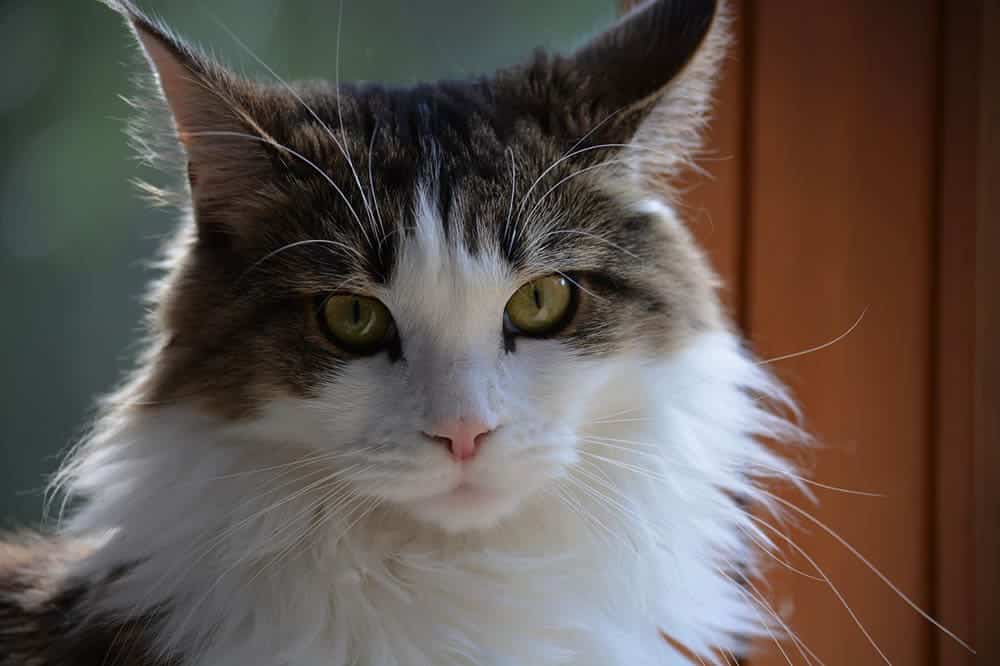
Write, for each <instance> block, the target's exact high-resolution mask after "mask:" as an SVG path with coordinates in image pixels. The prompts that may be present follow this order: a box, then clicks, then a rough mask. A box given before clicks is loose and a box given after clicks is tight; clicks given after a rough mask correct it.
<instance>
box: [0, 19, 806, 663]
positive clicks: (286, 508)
mask: <svg viewBox="0 0 1000 666" xmlns="http://www.w3.org/2000/svg"><path fill="white" fill-rule="evenodd" d="M108 2H109V3H110V4H111V6H112V7H113V8H114V9H116V10H117V11H119V12H120V13H121V14H122V15H123V16H124V17H125V19H126V21H127V23H128V25H129V26H130V27H131V29H132V31H133V32H134V34H135V36H136V37H137V39H138V42H139V44H140V46H141V48H142V50H143V52H144V53H145V55H146V57H147V59H148V61H149V64H150V65H151V71H152V73H153V83H154V84H155V86H156V94H155V95H153V96H152V98H151V99H150V100H149V102H148V103H147V105H146V107H145V113H144V117H145V118H146V119H147V120H149V119H150V118H154V117H155V116H156V115H157V111H159V110H163V111H166V112H169V119H170V120H169V122H168V124H167V126H166V127H167V132H166V135H165V136H164V134H163V133H162V132H159V131H158V130H157V129H154V128H155V127H156V126H155V125H154V124H150V123H146V124H141V125H137V130H136V139H137V142H138V144H139V146H140V148H141V149H142V150H143V151H146V152H148V153H150V154H152V153H155V154H156V155H157V156H158V157H171V156H172V157H174V158H175V161H176V163H177V164H178V166H179V167H181V170H182V171H183V172H184V173H185V174H186V182H185V184H184V186H183V187H180V188H178V191H177V192H173V193H167V192H156V194H157V196H161V197H165V198H172V199H173V200H175V201H177V202H178V203H179V204H180V206H181V208H182V209H183V210H184V215H183V224H182V225H181V228H180V230H179V233H178V234H177V236H176V239H175V240H174V241H173V242H172V243H171V244H170V245H169V247H168V248H167V250H166V253H165V255H164V261H163V267H164V272H165V275H164V277H163V279H162V280H161V281H159V282H158V283H157V284H156V285H155V286H154V288H153V290H152V292H151V297H150V304H151V315H150V318H149V321H148V331H149V341H148V347H147V349H146V351H145V353H144V354H143V355H142V357H141V359H140V361H139V363H138V367H137V369H136V371H135V372H134V373H133V374H132V375H131V377H130V379H129V380H128V381H127V383H126V384H125V385H124V386H123V387H122V388H121V389H120V390H119V391H118V392H116V393H115V394H114V395H112V396H111V397H110V398H109V399H108V401H107V406H106V409H105V413H104V415H103V417H102V418H101V419H100V420H99V421H98V422H97V424H96V425H95V426H94V428H93V432H92V433H91V434H90V436H89V437H88V438H87V439H86V440H85V441H84V442H83V443H82V444H80V445H79V446H78V447H77V448H76V449H75V450H74V451H73V453H72V454H71V455H70V457H69V459H68V460H67V462H66V463H65V466H64V467H63V469H62V471H61V472H60V475H59V477H58V479H57V484H58V486H59V488H60V489H61V490H63V491H65V492H66V494H67V496H68V497H69V498H71V500H72V501H75V502H78V505H77V506H75V507H74V508H72V509H71V511H70V515H69V516H68V517H67V519H66V520H65V522H64V523H63V524H62V525H61V527H60V528H59V530H58V531H56V532H55V533H54V534H51V535H47V536H44V537H42V536H38V537H34V538H31V539H28V538H25V539H22V541H21V542H20V543H17V544H10V545H7V546H4V547H3V555H2V557H0V664H3V665H5V666H14V665H17V666H29V665H30V666H35V665H49V664H144V665H145V664H177V665H178V666H181V665H183V666H188V665H194V664H199V665H210V666H236V665H240V666H243V665H258V664H259V665H288V666H319V665H323V666H348V665H351V664H361V665H365V666H389V665H394V666H446V665H449V664H455V665H460V664H461V665H467V664H476V665H482V666H499V665H505V666H506V665H515V664H516V665H528V664H530V665H533V666H535V665H537V666H541V665H544V664H572V665H576V666H586V665H592V666H607V665H609V664H629V665H630V666H633V665H634V666H639V665H644V664H689V663H699V662H702V663H709V662H717V661H722V660H728V659H729V658H730V656H731V655H732V654H739V653H741V652H742V651H743V650H744V649H745V642H746V640H747V639H748V638H750V637H752V636H754V635H759V634H765V635H766V634H767V633H770V632H780V631H781V629H782V626H781V625H782V620H781V618H779V617H778V616H777V615H775V614H774V613H773V612H772V611H770V609H769V608H768V607H767V605H766V604H765V603H763V601H762V600H761V599H760V598H759V597H758V596H757V594H756V592H755V590H754V589H753V588H752V587H750V586H748V584H747V583H748V575H749V574H750V573H751V572H753V571H754V568H755V562H756V555H755V552H756V551H757V550H758V549H759V548H760V547H762V546H763V547H766V545H767V543H768V539H769V536H770V535H769V532H768V531H767V529H766V528H764V527H763V524H762V523H760V522H758V520H757V519H756V518H755V517H754V516H753V515H752V513H751V510H752V509H753V508H754V507H757V506H760V505H762V504H764V505H766V504H767V503H768V499H769V498H768V495H767V493H766V492H765V491H764V490H763V484H764V483H765V482H766V481H768V480H769V479H789V478H794V477H792V475H791V470H790V468H789V466H788V465H787V464H786V463H785V462H784V461H783V460H781V459H780V458H778V457H776V456H775V455H774V454H773V453H771V452H770V451H769V449H768V448H766V447H765V446H763V445H762V444H761V443H759V441H758V438H759V437H774V436H778V437H781V436H785V435H789V434H794V429H793V428H792V427H791V426H788V425H787V424H786V423H785V422H784V421H783V420H782V419H781V418H779V417H778V416H776V415H774V414H773V413H772V412H771V411H769V408H768V405H769V404H773V403H775V402H777V403H781V402H784V401H786V398H785V396H784V394H783V392H782V390H781V388H780V387H779V386H778V385H777V384H775V383H774V382H773V381H772V380H771V378H770V377H769V376H768V375H767V373H766V372H765V371H764V370H763V369H762V368H761V366H760V365H759V364H758V363H756V362H755V360H754V359H753V358H752V357H751V356H750V355H749V354H748V353H747V351H746V350H745V349H744V347H743V346H742V344H741V341H740V339H739V337H738V335H737V334H736V333H735V332H734V330H733V329H732V328H731V326H730V325H729V324H728V322H727V321H726V319H725V317H724V315H723V313H722V311H721V308H720V305H719V302H718V300H717V297H716V294H715V290H716V287H717V280H716V278H715V276H714V274H713V273H712V271H711V269H710V267H709V266H708V263H707V262H706V259H705V257H704V256H703V254H702V252H701V251H700V250H699V249H698V247H696V245H695V243H694V241H693V239H692V237H691V235H690V234H689V232H688V230H687V229H686V228H685V226H684V222H683V220H681V219H680V217H679V216H678V214H677V209H676V208H675V204H676V201H675V199H674V197H673V193H672V192H671V190H670V189H669V178H670V177H671V176H674V175H676V174H677V173H678V172H679V171H680V170H681V169H682V168H683V167H684V166H685V165H686V164H687V163H688V161H689V160H690V159H691V157H692V155H693V154H694V152H695V151H696V150H697V148H698V136H699V131H700V129H701V128H702V126H703V124H704V122H705V118H706V113H707V111H708V107H709V102H710V95H711V91H712V87H713V82H714V79H715V77H716V75H717V69H718V65H719V61H720V59H721V58H722V56H723V53H724V49H725V44H726V15H725V13H724V11H722V10H720V9H719V8H718V7H717V6H716V3H715V2H713V1H710V0H683V1H682V0H673V1H671V0H659V1H656V2H652V3H648V4H646V5H644V6H642V7H640V8H639V9H637V10H635V11H633V12H632V13H630V14H628V15H627V16H626V17H624V18H623V19H622V20H621V21H620V22H619V23H617V24H616V25H614V26H613V27H611V28H610V29H609V30H608V31H606V32H605V33H603V34H600V35H597V36H596V37H595V38H593V39H592V40H590V41H589V42H587V43H586V44H585V45H584V46H582V47H581V48H579V49H578V50H576V51H575V52H573V53H570V54H567V55H549V54H544V53H540V54H538V55H536V56H535V57H534V58H533V59H531V60H529V61H528V62H526V63H525V64H522V65H517V66H513V67H510V68H508V69H504V70H501V71H499V72H497V73H496V74H495V75H493V76H491V77H487V78H481V79H475V80H469V81H455V82H442V83H436V84H427V85H418V86H414V87H411V88H387V87H381V86H377V85H348V84H342V85H337V84H335V83H307V84H288V83H285V82H284V81H282V80H281V79H280V78H278V77H277V75H275V79H276V80H275V81H273V82H266V83H260V82H252V81H249V80H246V79H244V78H241V77H239V76H237V75H235V74H234V73H232V72H230V71H228V70H226V69H225V68H223V67H222V66H221V65H219V64H217V63H215V62H213V61H212V60H211V59H209V58H208V57H206V56H205V55H203V54H202V53H201V52H199V51H197V50H195V49H193V48H191V47H189V46H187V45H185V44H184V43H183V42H182V41H181V40H180V39H179V38H177V37H176V36H174V35H173V34H172V33H171V32H170V31H169V30H168V29H167V28H166V27H165V26H164V25H163V24H162V23H160V22H158V21H156V20H153V19H151V18H148V17H147V16H145V15H144V14H142V13H141V12H140V11H139V10H138V9H136V8H135V7H133V6H131V5H130V4H128V3H127V2H124V1H121V0H108Z"/></svg>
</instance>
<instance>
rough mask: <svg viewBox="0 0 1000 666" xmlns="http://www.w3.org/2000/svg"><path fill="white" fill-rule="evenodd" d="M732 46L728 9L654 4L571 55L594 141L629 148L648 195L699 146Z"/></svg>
mask: <svg viewBox="0 0 1000 666" xmlns="http://www.w3.org/2000/svg"><path fill="white" fill-rule="evenodd" d="M728 43H729V15H728V12H727V11H726V8H725V5H724V3H722V2H716V0H654V1H653V2H647V3H645V4H642V5H640V6H639V7H637V8H635V9H634V10H632V11H631V12H629V13H628V14H626V15H625V16H624V17H623V18H622V19H621V20H619V22H618V23H617V24H615V25H614V26H612V27H611V28H610V29H608V30H607V31H605V32H604V33H602V34H600V35H598V36H597V37H595V38H594V39H592V40H591V41H590V42H589V43H587V44H586V45H584V46H583V47H582V48H580V49H579V50H578V51H576V53H574V54H573V56H572V57H571V59H570V62H571V63H572V66H573V69H574V71H575V73H576V75H577V76H580V77H582V80H583V81H584V85H583V86H582V87H581V90H580V92H579V93H578V94H579V95H581V96H582V99H580V100H578V102H579V103H580V104H581V105H583V106H586V107H587V108H589V109H591V111H590V116H591V122H592V129H598V130H599V131H596V132H594V135H593V136H592V137H591V138H592V139H594V140H595V141H600V142H605V143H623V144H629V146H630V147H629V148H625V149H623V154H622V156H621V159H622V161H624V162H625V163H626V164H627V165H628V171H629V176H631V177H634V178H636V179H637V180H636V181H635V183H637V184H638V185H639V186H640V187H641V188H642V189H644V190H646V191H656V192H658V193H662V192H663V189H664V184H665V183H664V178H665V177H666V178H669V177H672V176H674V175H676V174H677V173H678V172H679V171H680V170H681V169H682V167H683V166H685V165H688V164H690V163H691V161H692V157H693V155H694V154H695V153H696V152H697V150H698V149H699V148H700V146H701V132H702V129H703V128H704V125H705V123H706V120H707V117H708V112H709V109H710V106H711V99H712V92H713V90H714V87H715V81H716V79H717V77H718V71H719V66H720V63H721V60H722V58H723V56H724V54H725V51H726V47H727V46H728ZM598 124H600V125H602V126H601V127H599V128H598V127H597V125H598Z"/></svg>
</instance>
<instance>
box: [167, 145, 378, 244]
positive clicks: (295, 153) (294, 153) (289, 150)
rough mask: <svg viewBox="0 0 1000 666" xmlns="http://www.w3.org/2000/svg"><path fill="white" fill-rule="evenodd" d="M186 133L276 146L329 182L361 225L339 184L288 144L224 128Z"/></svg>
mask: <svg viewBox="0 0 1000 666" xmlns="http://www.w3.org/2000/svg"><path fill="white" fill-rule="evenodd" d="M187 135H188V136H229V137H236V138H243V139H247V140H248V141H257V142H259V143H263V144H266V145H268V146H271V147H273V148H276V149H278V150H280V151H283V152H286V153H288V154H289V155H291V156H293V157H296V158H298V159H299V160H302V162H303V163H304V164H306V165H308V166H309V167H311V168H312V169H313V170H314V171H315V172H316V173H318V174H319V175H320V176H322V177H323V179H324V180H326V182H327V183H329V184H330V186H331V187H333V189H334V190H335V191H336V192H337V194H339V195H340V198H341V199H343V200H344V203H345V204H347V208H348V210H350V211H351V215H353V216H354V219H355V220H357V222H358V225H360V226H363V225H362V223H361V218H360V217H358V213H357V211H356V210H354V206H352V205H351V201H350V200H349V199H348V198H347V195H346V194H344V191H343V190H342V189H340V186H339V185H337V183H336V182H334V180H333V178H331V177H330V175H329V174H328V173H327V172H326V171H324V170H323V169H321V168H319V166H318V165H317V164H316V163H315V162H313V161H312V160H310V159H309V158H308V157H306V156H305V155H303V154H302V153H300V152H298V151H297V150H294V149H292V148H289V147H288V146H286V145H284V144H281V143H278V142H277V141H275V140H274V139H271V138H270V137H267V138H265V137H261V136H254V135H253V134H246V133H245V132H229V131H225V130H204V131H198V132H188V133H187Z"/></svg>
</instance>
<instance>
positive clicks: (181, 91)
mask: <svg viewBox="0 0 1000 666" xmlns="http://www.w3.org/2000/svg"><path fill="white" fill-rule="evenodd" d="M102 2H104V4H106V5H107V6H108V7H110V8H111V9H113V10H114V11H116V12H117V13H119V14H120V15H121V16H122V17H123V18H124V19H125V22H126V23H127V24H128V26H129V28H130V29H131V30H132V33H133V34H134V35H135V37H136V40H137V42H138V44H139V46H140V47H141V48H142V52H143V54H144V55H145V57H146V60H147V62H148V63H149V65H150V72H151V74H152V78H153V81H154V84H155V85H154V87H155V89H156V93H158V94H154V95H153V100H148V101H145V102H141V101H140V102H139V103H137V104H134V106H136V107H137V108H139V109H140V110H142V111H144V116H145V117H144V118H143V120H145V121H149V120H151V119H152V122H147V123H146V124H148V125H150V126H146V124H143V123H138V124H133V135H134V136H133V139H134V141H135V143H136V144H137V145H138V146H139V147H140V149H141V150H142V151H143V153H145V155H144V156H147V157H149V156H152V157H160V156H161V155H162V154H163V153H168V154H169V153H171V152H176V150H172V148H173V146H169V145H168V144H169V143H173V144H174V146H176V145H177V143H178V142H179V144H180V147H181V148H182V149H183V161H184V162H186V163H185V164H183V166H181V165H178V166H180V167H181V168H182V170H183V172H184V175H185V176H186V178H187V181H188V185H189V187H190V190H191V194H192V197H193V200H194V204H195V209H196V214H197V215H196V217H197V218H198V221H199V223H202V222H205V221H207V220H208V219H209V218H210V217H211V213H210V211H211V210H212V209H217V208H219V206H213V205H212V204H214V203H216V202H222V201H225V200H226V199H227V198H228V199H230V200H231V199H232V198H233V197H238V196H240V195H241V194H244V193H245V192H244V191H242V190H241V188H243V187H245V184H246V183H247V182H248V181H249V180H251V179H254V178H256V177H258V176H260V175H261V174H263V173H265V172H266V171H267V170H268V169H269V168H270V161H269V159H270V158H269V154H268V150H269V146H271V145H273V144H274V139H272V138H271V136H270V134H269V132H268V130H267V129H266V125H267V124H268V122H267V119H268V117H269V116H271V115H273V113H272V111H273V109H271V107H270V104H271V103H272V102H273V99H272V97H271V96H270V95H269V92H268V90H267V89H265V88H263V87H262V86H259V85H258V84H255V83H252V82H250V81H247V80H245V79H242V78H240V77H237V76H236V75H234V74H232V73H230V72H229V71H228V70H227V69H226V68H224V67H222V66H221V65H219V64H217V63H216V62H215V61H213V60H212V59H211V58H209V57H207V56H206V55H204V54H202V53H201V52H199V51H198V50H197V49H195V48H193V47H191V46H189V45H187V44H186V43H185V42H184V41H183V40H182V39H180V38H179V37H178V36H177V35H175V34H174V33H173V32H172V31H171V30H170V28H168V27H167V26H166V25H165V24H164V23H163V22H162V21H159V20H157V19H155V18H151V17H149V16H147V15H146V14H145V13H143V12H142V11H141V10H139V9H138V8H137V7H136V6H135V5H133V4H132V3H131V2H128V1H127V0H102ZM160 100H162V102H161V101H160ZM151 102H152V103H151ZM164 102H165V106H166V111H169V117H170V121H171V122H172V125H173V129H174V137H175V139H176V140H175V141H174V140H171V141H165V140H163V139H161V138H160V136H159V133H158V132H157V131H156V126H157V125H158V124H159V123H157V122H156V119H157V118H158V117H159V116H161V115H163V114H162V113H161V112H160V111H161V110H162V109H163V106H164V105H163V103H164ZM144 189H146V191H147V193H148V192H150V191H151V190H150V189H149V188H148V187H147V188H144ZM161 192H162V191H161V190H156V191H155V196H156V198H163V197H161V196H160V193H161Z"/></svg>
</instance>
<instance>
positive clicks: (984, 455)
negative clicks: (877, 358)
mask: <svg viewBox="0 0 1000 666" xmlns="http://www.w3.org/2000/svg"><path fill="white" fill-rule="evenodd" d="M982 19H983V20H982V31H981V33H980V36H981V38H982V45H983V48H982V56H981V60H980V62H981V67H982V69H981V72H980V83H981V85H980V103H979V160H978V165H977V166H978V182H979V198H978V210H977V216H976V217H977V224H976V228H977V231H976V352H975V354H976V360H975V365H976V386H975V419H974V428H975V433H976V434H975V438H976V440H975V441H976V446H975V449H976V459H975V470H976V472H975V473H976V475H977V477H978V478H977V482H976V490H977V492H976V508H977V511H976V528H977V529H976V551H977V552H976V554H977V562H976V586H977V589H978V590H979V591H980V594H979V595H978V597H977V599H976V626H977V632H976V639H977V648H978V649H979V662H978V663H981V664H998V663H1000V631H998V629H997V618H1000V342H998V341H1000V293H998V291H1000V193H998V192H997V189H998V184H1000V0H985V2H984V5H983V17H982Z"/></svg>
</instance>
